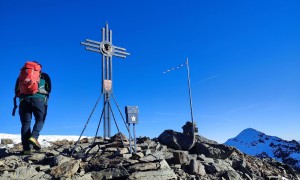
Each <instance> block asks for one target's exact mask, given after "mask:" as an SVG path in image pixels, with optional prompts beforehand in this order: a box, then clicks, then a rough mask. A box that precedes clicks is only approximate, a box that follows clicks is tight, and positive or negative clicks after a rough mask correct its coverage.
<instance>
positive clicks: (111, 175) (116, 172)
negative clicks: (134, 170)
mask: <svg viewBox="0 0 300 180" xmlns="http://www.w3.org/2000/svg"><path fill="white" fill-rule="evenodd" d="M91 174H92V179H116V178H122V177H123V178H125V177H127V176H128V175H129V174H128V173H127V171H126V170H125V169H122V168H107V169H103V170H101V171H99V172H92V173H91Z"/></svg>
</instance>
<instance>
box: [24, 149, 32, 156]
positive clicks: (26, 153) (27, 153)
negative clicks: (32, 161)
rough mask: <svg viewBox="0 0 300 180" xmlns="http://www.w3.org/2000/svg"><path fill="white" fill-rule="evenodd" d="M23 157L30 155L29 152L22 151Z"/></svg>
mask: <svg viewBox="0 0 300 180" xmlns="http://www.w3.org/2000/svg"><path fill="white" fill-rule="evenodd" d="M22 154H23V155H31V150H30V149H29V150H27V151H22Z"/></svg>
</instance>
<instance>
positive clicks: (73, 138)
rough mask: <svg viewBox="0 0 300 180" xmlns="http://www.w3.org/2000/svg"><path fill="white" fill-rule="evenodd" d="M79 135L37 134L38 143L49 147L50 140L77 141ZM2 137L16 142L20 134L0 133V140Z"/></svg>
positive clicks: (10, 145) (18, 140)
mask: <svg viewBox="0 0 300 180" xmlns="http://www.w3.org/2000/svg"><path fill="white" fill-rule="evenodd" d="M85 137H86V136H81V138H85ZM78 138H79V136H75V135H70V136H68V135H40V136H39V139H38V141H39V143H40V144H41V146H42V147H49V146H50V145H51V142H55V141H61V140H68V141H77V140H78ZM2 139H11V140H12V141H13V143H14V144H18V143H20V142H21V135H20V134H2V133H0V142H1V140H2ZM13 146H14V145H13V144H8V145H6V146H4V147H13Z"/></svg>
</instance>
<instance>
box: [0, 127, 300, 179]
mask: <svg viewBox="0 0 300 180" xmlns="http://www.w3.org/2000/svg"><path fill="white" fill-rule="evenodd" d="M186 127H187V126H185V128H186ZM190 132H191V131H188V130H186V129H184V133H181V132H176V131H173V130H165V131H164V132H163V133H162V134H160V136H159V137H158V138H154V139H150V138H148V137H140V138H137V144H136V148H134V147H135V146H134V145H133V144H132V145H131V148H130V142H129V141H128V139H127V138H126V137H125V136H124V135H123V134H121V133H118V134H116V135H115V136H113V137H111V138H110V139H103V138H101V137H97V138H82V139H81V140H80V142H78V143H77V145H76V146H75V142H73V141H67V140H64V141H57V142H52V146H50V147H45V148H42V149H41V150H40V151H36V152H32V154H30V155H22V154H21V153H20V150H21V145H20V144H15V145H13V146H9V147H10V148H7V146H5V148H4V147H2V148H1V149H0V158H1V159H0V179H31V180H34V179H69V180H71V179H72V180H73V179H74V180H77V179H78V180H79V179H80V180H82V179H83V180H95V179H97V180H98V179H128V180H133V179H138V180H139V179H140V180H167V179H172V180H181V179H182V180H198V179H199V180H200V179H201V180H202V179H203V180H214V179H216V180H243V179H246V180H265V179H270V180H273V179H285V180H286V179H289V180H294V179H295V180H299V179H300V178H299V174H297V171H295V170H294V169H293V168H292V167H291V166H289V165H287V164H284V163H281V162H278V161H276V160H274V159H271V158H264V159H260V158H258V157H253V156H249V155H246V154H244V153H242V152H241V151H239V150H238V149H236V148H234V147H231V146H227V145H224V144H218V143H216V142H214V141H212V140H208V139H206V138H204V137H202V136H199V135H196V136H192V135H191V133H190ZM195 132H196V131H195ZM5 142H6V143H11V142H12V141H9V140H7V141H5ZM130 149H132V152H131V153H130Z"/></svg>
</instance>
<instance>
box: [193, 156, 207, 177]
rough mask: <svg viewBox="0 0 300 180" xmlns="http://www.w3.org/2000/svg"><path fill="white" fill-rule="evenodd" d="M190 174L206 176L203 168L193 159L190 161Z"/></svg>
mask: <svg viewBox="0 0 300 180" xmlns="http://www.w3.org/2000/svg"><path fill="white" fill-rule="evenodd" d="M190 174H193V175H201V176H204V175H205V174H206V171H205V168H204V166H203V165H202V164H201V163H200V161H197V160H195V159H191V161H190Z"/></svg>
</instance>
